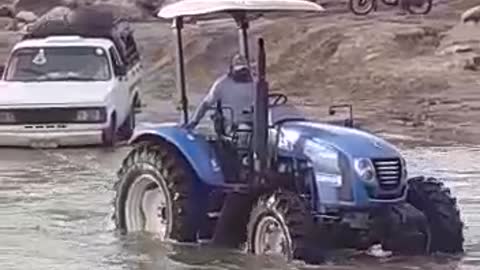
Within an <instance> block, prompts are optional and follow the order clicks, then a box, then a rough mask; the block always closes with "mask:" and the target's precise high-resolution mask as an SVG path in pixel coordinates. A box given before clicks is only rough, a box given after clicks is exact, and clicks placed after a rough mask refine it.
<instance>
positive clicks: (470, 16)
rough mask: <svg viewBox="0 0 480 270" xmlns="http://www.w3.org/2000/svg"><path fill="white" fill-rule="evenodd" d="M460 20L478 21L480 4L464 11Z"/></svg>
mask: <svg viewBox="0 0 480 270" xmlns="http://www.w3.org/2000/svg"><path fill="white" fill-rule="evenodd" d="M461 21H462V22H463V23H468V22H474V23H478V22H479V21H480V6H476V7H473V8H471V9H468V10H467V11H465V12H464V13H463V14H462V17H461Z"/></svg>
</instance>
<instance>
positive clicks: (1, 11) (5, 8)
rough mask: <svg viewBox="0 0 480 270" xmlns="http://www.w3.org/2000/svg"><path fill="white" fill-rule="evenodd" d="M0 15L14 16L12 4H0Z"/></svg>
mask: <svg viewBox="0 0 480 270" xmlns="http://www.w3.org/2000/svg"><path fill="white" fill-rule="evenodd" d="M0 17H8V18H13V17H15V10H14V8H13V7H12V6H9V5H2V6H0Z"/></svg>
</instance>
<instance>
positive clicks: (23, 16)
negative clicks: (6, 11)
mask: <svg viewBox="0 0 480 270" xmlns="http://www.w3.org/2000/svg"><path fill="white" fill-rule="evenodd" d="M15 18H16V19H17V20H18V21H20V22H26V23H32V22H35V21H36V20H37V19H38V16H37V15H35V13H33V12H31V11H20V12H19V13H17V15H16V16H15Z"/></svg>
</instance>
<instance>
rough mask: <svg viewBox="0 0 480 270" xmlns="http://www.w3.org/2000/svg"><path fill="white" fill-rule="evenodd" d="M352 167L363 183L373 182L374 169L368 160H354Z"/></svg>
mask: <svg viewBox="0 0 480 270" xmlns="http://www.w3.org/2000/svg"><path fill="white" fill-rule="evenodd" d="M354 166H355V171H356V172H357V174H358V176H360V178H361V179H362V180H363V181H365V182H369V183H371V182H373V181H374V180H375V167H374V166H373V163H372V161H371V160H370V159H368V158H356V159H355V160H354Z"/></svg>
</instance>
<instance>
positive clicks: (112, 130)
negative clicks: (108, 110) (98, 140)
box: [102, 115, 117, 147]
mask: <svg viewBox="0 0 480 270" xmlns="http://www.w3.org/2000/svg"><path fill="white" fill-rule="evenodd" d="M116 127H117V118H116V117H115V115H112V121H110V126H109V127H108V128H106V129H105V130H104V131H103V135H102V137H103V138H102V140H103V145H104V146H105V147H113V146H115V142H116V138H117V129H116Z"/></svg>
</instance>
